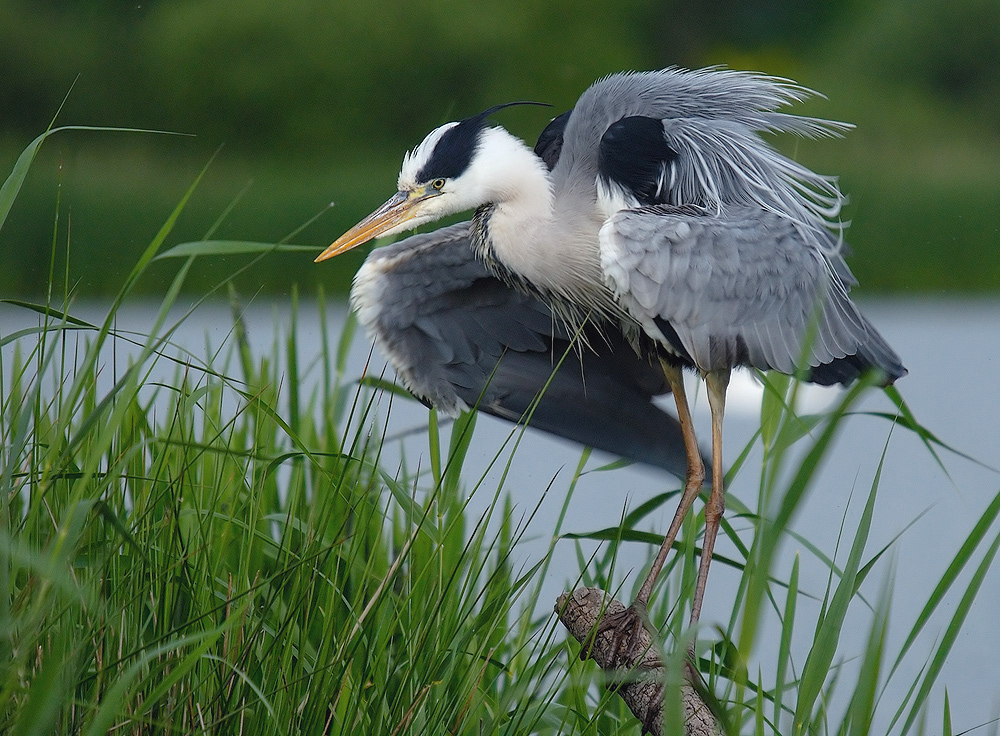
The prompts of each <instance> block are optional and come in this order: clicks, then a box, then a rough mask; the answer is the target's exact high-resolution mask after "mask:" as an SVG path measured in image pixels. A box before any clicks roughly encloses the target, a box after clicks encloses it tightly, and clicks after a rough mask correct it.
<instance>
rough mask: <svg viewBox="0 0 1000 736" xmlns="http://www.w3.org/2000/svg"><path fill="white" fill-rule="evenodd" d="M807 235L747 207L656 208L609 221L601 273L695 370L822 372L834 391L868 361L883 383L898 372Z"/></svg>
mask: <svg viewBox="0 0 1000 736" xmlns="http://www.w3.org/2000/svg"><path fill="white" fill-rule="evenodd" d="M812 237H816V234H815V233H810V234H806V233H805V232H804V228H803V226H802V225H800V224H799V223H797V222H795V221H792V220H789V219H788V218H785V217H782V216H780V215H777V214H774V213H772V212H766V211H765V212H761V211H760V210H757V209H753V208H750V207H747V206H729V207H725V208H724V209H721V210H719V211H715V212H705V211H704V210H703V209H702V208H698V207H690V206H688V207H674V206H670V205H656V206H651V207H644V208H638V209H632V210H623V211H621V212H618V213H617V214H615V215H614V216H613V217H612V218H611V219H610V220H608V222H607V223H606V224H605V226H604V227H603V228H602V230H601V247H602V265H603V267H604V270H605V274H606V275H607V277H608V279H609V283H610V284H611V286H612V288H613V289H614V291H615V292H616V294H617V295H618V296H619V298H620V299H621V300H622V302H623V304H624V305H625V306H626V308H627V309H628V311H629V312H630V313H631V314H632V315H634V316H635V317H636V318H637V319H639V320H640V322H641V323H642V326H643V328H644V329H645V331H646V332H647V334H650V335H652V336H654V337H655V338H656V339H657V340H659V341H660V342H661V343H664V344H669V343H670V340H669V339H668V338H667V337H666V336H665V335H664V334H663V332H662V331H661V329H660V325H659V324H658V323H660V322H661V321H666V322H667V323H669V324H670V326H671V327H672V328H673V332H674V334H676V336H677V337H678V338H679V340H680V343H681V344H680V345H671V347H672V348H673V349H674V350H676V351H677V352H679V353H680V354H681V355H682V356H683V357H684V358H686V359H688V360H690V361H691V362H692V363H693V364H694V365H697V366H698V367H699V368H700V369H701V370H704V371H714V370H720V369H725V368H731V367H735V366H739V365H750V366H754V367H756V368H760V369H763V370H778V371H781V372H783V373H795V371H796V366H798V365H807V366H811V367H816V368H819V367H824V366H830V368H829V369H828V370H818V371H816V372H815V376H813V378H814V380H817V382H819V383H831V382H834V381H841V382H847V381H849V380H853V379H854V378H856V377H857V376H858V372H859V371H858V366H860V365H861V364H867V365H871V366H877V367H879V368H881V369H882V370H883V371H884V372H885V374H886V376H885V377H886V378H888V379H894V378H897V377H899V376H901V375H903V374H904V373H905V369H904V368H903V366H902V365H901V364H900V362H899V358H898V357H897V356H896V354H895V352H894V351H893V350H892V348H890V347H889V345H888V344H887V343H886V342H885V340H884V339H883V338H882V336H881V335H879V333H878V332H877V331H876V330H875V328H874V327H873V326H872V325H871V323H869V322H868V320H867V319H865V317H864V316H863V315H862V314H861V313H860V312H859V311H858V309H857V307H856V306H855V305H854V303H853V302H852V301H851V300H850V298H849V297H848V285H847V284H845V283H844V282H843V281H842V280H841V278H840V277H839V276H838V275H837V273H836V272H835V271H834V270H833V268H832V264H831V263H830V262H829V260H828V259H827V258H826V257H825V255H824V253H823V251H822V250H821V249H819V248H813V247H810V246H809V240H810V239H811V238H812ZM764 242H766V243H767V244H768V246H767V247H766V248H763V247H761V243H764ZM852 358H854V360H853V361H852V360H851V359H852ZM832 364H837V365H832ZM831 378H832V379H833V380H829V379H831Z"/></svg>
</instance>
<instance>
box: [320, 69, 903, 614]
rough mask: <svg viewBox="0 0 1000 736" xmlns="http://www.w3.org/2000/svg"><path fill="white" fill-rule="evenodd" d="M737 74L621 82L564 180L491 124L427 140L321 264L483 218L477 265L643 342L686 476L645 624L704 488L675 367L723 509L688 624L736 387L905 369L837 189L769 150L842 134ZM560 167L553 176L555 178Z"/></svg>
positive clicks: (563, 125)
mask: <svg viewBox="0 0 1000 736" xmlns="http://www.w3.org/2000/svg"><path fill="white" fill-rule="evenodd" d="M809 94H810V93H809V91H808V90H806V89H804V88H802V87H800V86H798V85H795V84H794V83H792V82H789V81H787V80H782V79H777V78H774V77H767V76H762V75H757V74H751V73H747V72H737V71H729V70H724V69H717V68H712V69H704V70H698V71H686V70H681V69H666V70H662V71H655V72H643V73H624V74H615V75H612V76H609V77H607V78H605V79H602V80H600V81H598V82H596V83H595V84H594V85H592V86H591V87H590V88H589V89H588V90H587V91H586V92H584V94H583V95H582V96H581V97H580V98H579V100H578V101H577V103H576V105H575V106H574V108H573V110H572V111H571V112H570V114H569V115H568V117H565V118H561V119H558V125H556V126H555V128H554V129H552V130H550V131H549V134H548V137H547V146H548V147H549V150H553V151H555V150H557V151H558V158H557V160H555V161H554V165H553V166H552V168H551V170H550V169H549V167H548V166H546V163H545V161H543V159H542V158H541V157H540V156H539V155H537V154H536V153H535V152H534V151H532V149H531V148H529V147H528V146H527V145H526V144H524V143H523V142H522V141H520V140H519V139H517V138H516V137H514V136H513V135H511V134H510V133H508V132H507V131H506V130H504V129H503V128H501V127H498V126H493V125H491V124H490V123H489V121H488V116H489V114H492V113H493V112H495V111H496V109H491V110H489V111H486V113H483V114H480V115H477V116H474V117H471V118H467V119H466V120H462V121H460V122H456V123H448V124H446V125H444V126H441V127H439V128H437V129H435V130H434V131H432V132H431V133H430V134H429V135H428V136H427V137H426V138H425V139H424V141H423V142H422V143H421V144H420V145H419V146H417V147H416V148H415V149H414V150H413V151H411V152H410V153H408V154H407V156H406V158H405V160H404V162H403V166H402V169H401V172H400V176H399V181H398V186H399V192H397V194H396V195H395V196H394V197H393V198H392V199H390V200H389V201H388V202H386V204H385V205H383V206H382V207H381V208H379V209H378V210H377V211H376V212H375V213H373V214H372V215H371V216H369V217H368V218H366V219H365V220H364V221H362V223H360V224H359V225H358V226H356V227H355V228H353V229H352V230H351V231H349V232H348V233H346V234H345V235H344V236H342V237H341V238H340V239H338V240H337V241H336V242H335V243H334V244H333V245H332V246H330V248H328V249H327V250H326V251H324V253H323V254H321V256H320V258H319V259H318V260H321V259H323V258H327V257H330V256H332V255H336V254H337V253H339V252H342V251H344V250H347V249H349V248H351V247H354V246H355V245H357V244H359V243H361V242H365V241H366V240H368V239H370V238H372V237H375V236H377V235H380V234H391V233H395V232H401V231H403V230H406V229H408V228H410V227H413V226H415V225H416V224H420V223H422V222H429V221H431V220H434V219H437V218H440V217H443V216H445V215H447V214H452V213H455V212H462V211H467V210H475V215H474V217H473V222H474V225H473V229H472V239H473V245H474V247H475V249H476V251H477V252H478V253H479V254H480V256H481V258H482V259H483V261H484V262H485V263H487V264H491V266H492V267H493V269H494V270H495V272H496V273H497V275H498V276H499V277H500V278H505V279H507V280H509V281H511V282H512V283H514V284H515V285H518V286H519V287H520V288H523V289H525V290H527V291H529V292H531V293H532V294H534V295H536V296H537V297H539V298H540V299H542V300H544V301H545V302H547V303H548V304H550V305H551V306H552V308H553V310H554V311H555V312H556V313H557V314H559V315H561V316H562V317H564V318H565V319H567V320H568V321H569V323H570V326H571V327H572V326H574V325H577V326H578V325H580V324H582V323H583V321H584V320H586V319H588V318H590V317H591V316H593V317H596V318H598V319H601V320H604V321H606V322H607V321H611V322H614V321H617V323H618V325H619V329H620V330H621V331H622V333H623V334H626V335H627V334H630V333H633V332H637V331H641V333H642V334H644V335H645V336H646V337H647V338H648V339H650V340H652V341H653V342H654V343H655V344H656V345H657V346H658V349H659V351H660V354H661V357H662V361H661V362H662V369H663V372H664V375H665V377H666V379H667V381H668V383H669V385H670V387H671V389H672V391H673V394H674V398H675V401H676V403H677V409H678V418H679V422H680V425H681V428H682V431H683V436H684V441H685V447H686V456H687V463H688V470H687V475H686V482H685V490H684V494H683V496H682V500H681V503H680V506H679V508H678V511H677V514H676V515H675V517H674V519H673V521H672V523H671V526H670V529H669V530H668V532H667V534H666V535H665V538H664V544H663V546H662V547H661V549H660V552H659V554H658V555H657V558H656V560H655V561H654V563H653V565H652V568H651V570H650V572H649V574H648V575H647V577H646V580H645V582H644V584H643V586H642V587H641V589H640V591H639V595H638V596H637V599H636V606H637V607H638V608H641V607H643V606H644V605H645V604H646V602H647V601H648V599H649V595H650V592H651V590H652V585H653V583H654V582H655V580H656V577H657V575H658V573H659V570H660V568H661V567H662V564H663V561H664V558H665V555H666V553H667V551H668V550H669V548H670V546H671V545H672V543H673V540H674V538H675V536H676V534H677V532H678V530H679V528H680V524H681V521H682V520H683V518H684V516H685V514H686V513H687V511H688V510H689V508H690V506H691V504H692V503H693V500H694V498H695V497H696V496H697V495H698V492H699V491H700V489H701V485H702V481H703V479H704V468H703V466H702V462H701V458H700V453H699V451H698V445H697V442H696V439H695V436H694V431H693V428H692V425H691V420H690V412H689V409H688V406H687V399H686V397H685V394H684V384H683V381H682V379H681V374H680V367H681V366H687V367H691V368H694V369H696V370H697V371H698V372H699V373H700V374H701V375H702V376H703V377H704V378H705V380H706V384H707V387H708V391H707V394H708V399H709V404H710V408H711V410H712V439H713V442H712V444H713V455H712V492H711V494H710V496H709V498H708V501H707V502H706V511H705V516H706V524H705V527H706V528H705V538H704V541H703V545H702V561H701V566H700V568H699V575H698V580H697V583H696V588H695V597H694V602H693V604H692V612H691V619H692V622H694V621H696V620H697V619H698V616H699V614H700V609H701V601H702V596H703V592H704V586H705V582H706V579H707V575H708V567H709V563H710V561H711V556H712V549H713V546H714V542H715V536H716V534H717V531H718V526H719V523H720V517H721V514H722V509H723V506H724V502H723V498H724V496H723V479H722V456H721V444H722V429H721V427H722V418H723V411H724V405H725V392H726V386H727V384H728V380H729V373H730V371H731V370H732V369H733V368H737V367H741V366H747V367H752V368H758V369H762V370H778V371H782V372H785V373H799V374H801V375H804V377H805V378H807V379H809V380H813V381H817V382H819V383H825V384H829V383H836V382H841V383H847V382H850V381H852V380H854V379H855V378H857V377H858V376H860V375H861V374H863V373H865V372H868V371H876V372H878V373H879V374H880V376H881V378H882V380H883V381H884V382H886V383H891V382H892V381H894V380H895V379H897V378H899V377H901V376H903V375H905V373H906V370H905V369H904V368H903V366H902V363H901V361H900V359H899V357H898V356H897V355H896V353H895V352H894V351H893V350H892V348H891V347H890V346H889V345H888V343H887V342H886V341H885V340H884V339H883V338H882V337H881V335H879V333H878V332H877V330H876V329H875V328H874V327H873V326H872V325H871V324H870V323H869V322H868V321H867V319H865V317H864V316H863V315H862V314H861V313H860V311H859V310H858V309H857V307H856V306H855V305H854V303H853V302H852V301H851V299H850V296H849V291H850V288H851V287H852V286H853V285H854V284H855V280H854V277H853V275H852V274H851V272H850V270H849V268H848V267H847V264H846V262H845V261H844V253H845V250H846V247H845V245H844V243H843V237H842V231H843V226H842V224H841V222H840V219H839V218H840V211H841V207H842V206H843V203H844V196H843V195H842V194H841V192H840V189H839V187H838V186H837V182H836V179H835V178H833V177H829V176H824V175H820V174H817V173H815V172H813V171H811V170H809V169H808V168H806V167H805V166H803V165H801V164H799V163H797V162H795V161H793V160H791V159H789V158H787V157H786V156H784V155H782V154H781V153H779V152H778V151H777V150H775V149H774V148H773V147H771V146H770V145H769V144H768V143H766V142H765V141H764V139H763V138H762V137H761V134H762V133H793V134H797V135H803V136H812V137H816V136H834V135H838V134H840V133H841V132H843V131H844V130H845V129H847V128H848V127H849V126H846V125H844V124H841V123H835V122H831V121H826V120H821V119H817V118H811V117H803V116H797V115H793V114H790V113H788V112H786V111H785V109H784V108H786V107H787V106H789V105H791V104H793V103H796V102H798V101H800V100H802V99H804V98H805V97H807V96H808V95H809ZM550 163H551V162H550Z"/></svg>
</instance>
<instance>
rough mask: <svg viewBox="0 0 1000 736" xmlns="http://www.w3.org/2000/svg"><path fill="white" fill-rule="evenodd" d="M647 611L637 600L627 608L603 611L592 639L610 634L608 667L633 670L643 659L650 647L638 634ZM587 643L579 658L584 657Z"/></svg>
mask: <svg viewBox="0 0 1000 736" xmlns="http://www.w3.org/2000/svg"><path fill="white" fill-rule="evenodd" d="M647 620H648V614H647V612H646V606H645V604H644V603H641V602H639V601H636V602H634V603H633V604H632V605H631V606H629V607H628V608H626V609H624V610H621V611H616V612H615V613H606V614H605V615H604V617H603V618H602V619H601V620H600V621H599V622H598V623H597V626H595V627H594V633H593V635H592V639H590V641H591V642H593V641H596V640H597V638H598V637H600V636H603V635H604V634H609V633H610V634H611V637H612V639H611V646H610V647H609V648H608V666H610V667H614V668H615V669H626V670H628V669H634V668H635V667H636V666H638V665H639V664H640V663H642V662H643V660H645V658H646V655H647V654H648V650H649V642H648V641H644V639H645V637H643V636H641V632H642V630H643V628H645V626H646V622H647ZM589 655H590V646H584V648H583V649H582V650H581V651H580V659H584V660H585V659H587V658H588V657H589Z"/></svg>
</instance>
